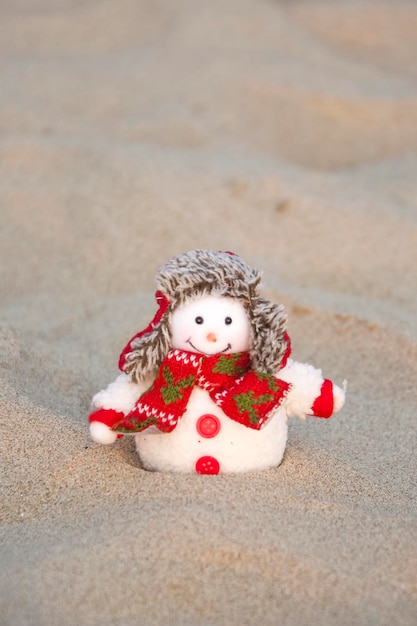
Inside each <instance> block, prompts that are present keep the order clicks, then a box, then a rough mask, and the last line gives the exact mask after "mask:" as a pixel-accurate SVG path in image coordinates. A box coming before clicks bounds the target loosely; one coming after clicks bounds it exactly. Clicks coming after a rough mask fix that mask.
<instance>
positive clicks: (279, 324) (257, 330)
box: [248, 296, 289, 375]
mask: <svg viewBox="0 0 417 626" xmlns="http://www.w3.org/2000/svg"><path fill="white" fill-rule="evenodd" d="M248 313H249V316H250V318H251V324H252V348H251V351H250V356H251V360H252V367H253V369H255V370H258V371H261V372H264V373H265V374H272V375H274V374H276V373H277V372H278V370H279V369H280V367H281V366H282V365H283V360H284V357H285V356H286V354H287V351H288V348H289V337H288V335H287V333H286V327H287V314H286V312H285V309H284V305H282V304H275V303H274V302H271V301H269V300H267V299H266V298H263V297H261V296H255V297H253V298H252V300H251V306H250V307H249V310H248Z"/></svg>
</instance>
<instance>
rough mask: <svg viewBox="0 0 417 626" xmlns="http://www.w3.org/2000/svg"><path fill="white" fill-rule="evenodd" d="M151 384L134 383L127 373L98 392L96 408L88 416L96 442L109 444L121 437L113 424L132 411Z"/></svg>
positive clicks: (94, 399) (91, 432) (94, 402)
mask: <svg viewBox="0 0 417 626" xmlns="http://www.w3.org/2000/svg"><path fill="white" fill-rule="evenodd" d="M149 384H150V382H149V381H148V382H141V383H133V382H132V381H131V380H130V378H129V377H128V376H127V375H126V374H120V376H118V377H117V378H116V380H114V381H113V382H112V383H110V385H109V386H108V387H106V389H102V390H101V391H99V392H98V393H96V395H95V396H94V397H93V400H92V405H93V407H94V409H95V410H94V412H93V413H91V414H90V415H89V418H88V421H89V424H90V435H91V438H92V439H93V440H94V441H95V442H96V443H101V444H105V445H107V444H111V443H113V442H114V441H116V439H117V438H119V437H121V435H118V434H117V433H116V432H114V430H113V429H112V426H114V424H116V423H117V422H119V421H120V420H121V419H123V417H124V416H125V415H127V414H128V413H130V411H131V410H132V409H133V408H134V406H135V404H136V402H137V400H138V398H139V397H140V396H141V395H142V393H143V392H144V391H145V390H146V389H147V388H148V387H149Z"/></svg>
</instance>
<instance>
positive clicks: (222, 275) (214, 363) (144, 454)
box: [89, 250, 345, 474]
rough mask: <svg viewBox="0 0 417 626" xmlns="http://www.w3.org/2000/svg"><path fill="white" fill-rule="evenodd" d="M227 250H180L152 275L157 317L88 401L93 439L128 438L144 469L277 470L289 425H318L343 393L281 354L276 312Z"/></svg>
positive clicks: (286, 348)
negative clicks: (294, 421)
mask: <svg viewBox="0 0 417 626" xmlns="http://www.w3.org/2000/svg"><path fill="white" fill-rule="evenodd" d="M260 281H261V273H260V272H259V271H258V270H256V269H254V268H252V267H250V266H249V265H247V264H246V263H245V262H244V261H243V260H242V259H241V258H240V257H239V256H236V255H234V254H232V253H229V252H214V251H211V250H192V251H190V252H186V253H184V254H181V255H178V256H176V257H174V258H172V259H170V260H169V261H168V262H167V263H166V264H165V265H164V266H162V267H161V268H160V269H159V272H158V274H157V276H156V282H157V285H158V291H157V292H156V300H157V304H158V305H159V308H158V311H157V313H156V315H155V317H154V319H153V320H152V322H151V323H150V324H149V326H148V327H147V328H146V329H145V330H143V331H141V332H140V333H138V334H137V335H135V336H134V337H133V338H132V339H131V340H130V342H129V343H128V344H127V346H126V347H125V348H124V350H123V352H122V354H121V355H120V360H119V367H120V369H121V370H122V374H120V375H119V376H118V378H116V380H115V381H114V382H112V383H111V384H110V385H109V386H108V387H107V388H106V389H104V390H102V391H100V392H99V393H97V394H96V395H95V396H94V398H93V406H94V408H95V410H94V412H93V413H92V414H91V415H90V417H89V422H90V433H91V437H92V439H93V440H94V441H96V442H97V443H101V444H111V443H113V442H114V441H116V439H117V438H119V437H122V436H124V435H129V434H130V435H134V437H135V441H136V449H137V452H138V454H139V457H140V460H141V463H142V465H143V467H144V468H145V469H149V470H156V471H163V472H189V473H198V474H218V473H226V472H246V471H254V470H261V469H267V468H271V467H275V466H277V465H279V464H280V462H281V460H282V457H283V454H284V451H285V446H286V441H287V432H288V426H287V420H288V418H289V417H299V418H305V417H306V416H307V415H313V416H317V417H324V418H328V417H330V416H331V415H332V414H333V413H336V412H337V411H339V410H340V409H341V408H342V406H343V404H344V400H345V394H344V390H343V389H341V388H340V387H338V386H336V385H334V384H333V383H332V382H331V381H330V380H328V379H324V378H323V376H322V373H321V370H319V369H315V368H314V367H312V366H311V365H308V364H306V363H298V362H296V361H294V360H292V359H291V358H290V353H291V343H290V338H289V336H288V333H287V331H286V323H287V316H286V314H285V311H284V307H283V306H282V305H278V304H275V303H273V302H271V301H269V300H267V299H266V298H264V297H263V296H262V295H261V294H260V292H259V289H260Z"/></svg>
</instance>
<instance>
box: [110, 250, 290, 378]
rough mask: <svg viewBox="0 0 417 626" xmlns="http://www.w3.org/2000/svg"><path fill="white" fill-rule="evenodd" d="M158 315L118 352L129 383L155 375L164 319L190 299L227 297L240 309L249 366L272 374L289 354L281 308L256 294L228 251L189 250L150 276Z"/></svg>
mask: <svg viewBox="0 0 417 626" xmlns="http://www.w3.org/2000/svg"><path fill="white" fill-rule="evenodd" d="M156 283H157V286H158V291H157V293H156V297H157V301H158V303H159V306H160V308H159V311H158V313H157V315H156V316H155V318H154V320H153V321H152V322H151V324H150V325H149V326H148V328H147V329H146V330H145V331H142V332H141V333H138V334H137V335H135V337H133V339H131V340H130V342H129V343H128V344H127V346H126V348H125V349H124V350H123V352H122V355H121V360H120V361H119V366H120V367H121V369H122V370H123V371H124V372H126V373H127V374H128V375H129V376H130V377H131V378H132V380H133V381H138V380H143V379H144V378H146V377H147V376H151V375H155V374H156V372H157V370H158V368H159V366H160V365H161V363H162V361H163V360H164V358H165V357H166V355H167V353H168V352H169V351H170V350H171V347H172V346H171V334H170V320H171V315H172V312H173V311H175V309H176V308H177V307H178V306H180V305H182V304H186V303H187V302H189V301H191V300H193V299H194V298H196V297H201V296H206V295H210V294H212V295H218V296H229V297H231V298H237V299H239V300H240V301H241V302H242V303H243V305H244V306H245V308H246V310H247V313H248V316H249V319H250V322H251V349H250V356H251V361H252V368H253V369H255V370H258V371H261V372H264V373H267V374H275V373H276V372H277V371H278V370H279V369H280V367H282V366H283V364H284V363H283V361H284V360H285V361H286V358H287V357H288V354H289V350H290V341H289V337H288V335H287V333H286V324H287V316H286V313H285V311H284V307H283V305H278V304H275V303H274V302H271V301H269V300H267V299H266V298H263V297H262V296H261V295H260V294H259V288H260V283H261V273H260V272H259V271H258V270H256V269H254V268H252V267H250V266H249V265H248V264H247V263H245V261H243V260H242V259H241V258H240V257H239V256H236V255H235V254H232V253H230V252H215V251H212V250H191V251H190V252H185V253H184V254H180V255H178V256H175V257H173V258H172V259H170V260H169V261H167V262H166V263H165V265H163V266H162V267H160V268H159V270H158V272H157V274H156Z"/></svg>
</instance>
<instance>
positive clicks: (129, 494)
mask: <svg viewBox="0 0 417 626" xmlns="http://www.w3.org/2000/svg"><path fill="white" fill-rule="evenodd" d="M394 4H395V6H394ZM0 11H1V19H0V32H1V37H0V73H1V81H0V129H1V136H0V293H1V295H0V320H1V326H0V378H1V385H0V398H1V403H0V420H1V435H0V453H1V491H0V494H1V502H0V518H1V525H0V528H1V530H0V533H1V543H0V624H2V625H7V626H20V625H26V624H27V625H29V624H30V625H45V626H49V625H54V626H55V625H57V624H60V625H61V626H66V625H73V624H80V625H94V626H95V625H97V626H98V625H101V626H102V625H107V624H109V625H110V624H114V625H126V626H128V625H136V624H140V625H143V626H160V625H161V626H162V625H163V626H171V625H172V626H176V625H181V626H200V625H201V626H203V625H204V626H217V625H223V624H224V625H227V626H235V625H236V626H237V625H239V626H244V625H248V626H251V625H253V624H262V625H266V626H269V625H271V626H276V625H279V626H287V625H288V626H295V625H304V624H307V623H308V624H313V625H318V624H331V625H335V626H345V625H346V626H351V625H353V624H354V625H355V626H361V625H364V626H365V625H366V626H369V625H378V626H381V625H388V624H389V625H392V624H393V625H395V626H411V625H414V624H415V623H416V619H417V562H416V536H417V528H416V514H417V507H416V453H415V450H416V437H415V414H416V409H417V391H416V378H417V218H416V216H417V201H416V198H417V83H416V78H417V66H416V58H417V37H416V32H417V6H416V4H415V3H414V2H412V1H410V2H406V1H403V0H397V2H395V3H393V2H390V1H389V0H386V1H384V0H374V1H372V0H364V1H362V2H356V1H355V2H342V1H341V0H340V1H339V0H333V1H332V2H326V1H324V0H323V1H320V0H317V1H315V2H312V1H311V0H310V1H308V0H300V1H293V2H288V1H287V2H285V1H281V2H280V1H273V0H211V2H195V1H193V0H176V1H175V2H170V1H169V0H155V1H152V2H151V1H145V0H119V1H118V2H115V1H113V2H112V1H110V0H104V1H99V0H90V1H88V2H81V1H80V0H73V1H70V0H60V1H59V2H55V1H53V0H38V1H37V2H31V1H30V0H3V2H1V6H0ZM197 247H202V248H210V249H222V250H224V249H226V250H234V251H235V252H238V253H239V254H241V255H242V257H243V258H244V259H245V260H246V261H248V262H249V263H251V264H253V265H254V266H255V267H258V268H260V269H262V270H263V271H264V282H265V287H266V293H267V294H268V296H269V297H271V298H273V299H274V300H276V301H277V302H283V303H284V304H285V305H286V307H287V309H288V313H289V330H290V334H291V336H292V340H293V347H294V357H295V358H296V359H297V360H299V361H307V362H309V363H312V364H313V365H315V366H316V367H321V368H322V369H323V372H324V374H325V375H326V376H328V377H330V378H332V379H333V380H334V381H335V382H337V383H339V384H341V382H342V381H343V379H345V378H347V379H348V381H349V387H348V399H347V403H346V406H345V407H344V409H343V411H342V412H341V413H340V414H339V415H337V416H334V417H333V418H332V419H331V420H329V421H327V420H319V419H314V418H309V419H307V420H306V421H298V420H292V421H291V422H290V433H289V441H288V447H287V451H286V454H285V457H284V460H283V462H282V464H281V466H280V467H278V468H275V469H273V470H270V471H267V472H257V473H252V474H246V475H219V476H206V477H204V476H203V477H201V476H194V475H186V476H181V475H180V476H176V475H165V474H159V473H150V472H147V471H144V470H143V469H142V468H141V467H140V464H139V461H138V459H137V456H136V454H135V451H134V446H133V442H132V440H131V439H126V438H125V439H123V440H121V441H119V442H117V443H116V444H115V445H114V446H111V447H100V446H98V445H96V444H94V443H93V442H92V441H91V440H90V438H89V435H88V428H87V423H86V418H87V415H88V412H89V407H90V401H91V397H92V395H93V394H94V393H95V392H96V391H98V390H99V389H101V388H102V387H104V386H106V385H107V384H108V383H109V382H110V381H111V380H112V379H113V378H114V377H115V376H116V375H117V360H118V355H119V352H120V350H121V348H122V347H123V346H124V345H125V343H126V341H127V340H128V339H129V338H130V337H131V336H132V335H133V334H134V333H135V332H137V331H138V330H139V329H140V328H143V327H144V326H145V325H146V324H147V323H148V321H149V320H150V319H151V317H152V316H153V313H154V302H153V292H154V279H153V277H154V274H155V271H156V269H157V267H158V266H159V265H161V264H162V263H163V262H164V261H165V260H166V259H167V258H169V257H170V256H171V255H173V254H177V253H180V252H183V251H185V250H188V249H192V248H197Z"/></svg>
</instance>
